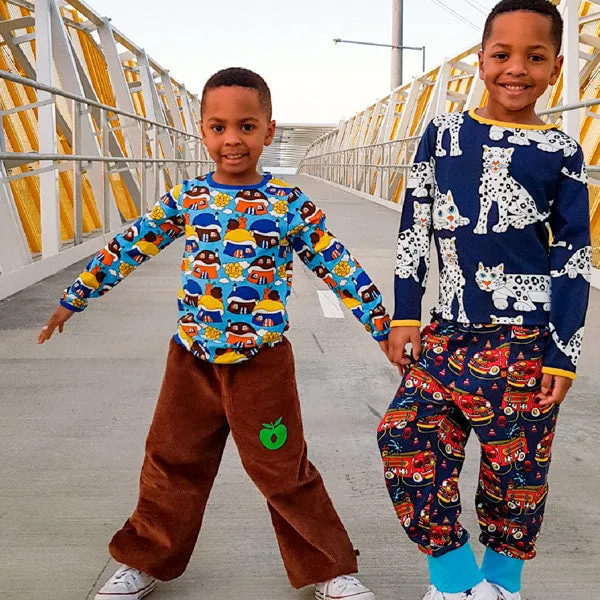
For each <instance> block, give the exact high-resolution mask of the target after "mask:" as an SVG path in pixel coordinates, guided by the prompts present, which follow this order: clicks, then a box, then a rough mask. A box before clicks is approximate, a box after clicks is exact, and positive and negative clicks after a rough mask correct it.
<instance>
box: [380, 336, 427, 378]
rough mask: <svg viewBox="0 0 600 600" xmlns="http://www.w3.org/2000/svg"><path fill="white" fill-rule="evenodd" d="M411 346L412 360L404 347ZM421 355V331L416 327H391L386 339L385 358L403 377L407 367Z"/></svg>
mask: <svg viewBox="0 0 600 600" xmlns="http://www.w3.org/2000/svg"><path fill="white" fill-rule="evenodd" d="M409 343H410V344H411V345H412V352H411V354H412V358H411V356H410V355H409V354H408V353H407V352H406V345H407V344H409ZM420 354H421V331H420V329H419V328H418V327H406V326H402V327H392V330H391V331H390V336H389V338H388V351H387V356H388V358H389V360H390V362H391V363H392V364H393V365H394V366H395V367H397V368H398V372H399V373H400V375H404V372H405V371H406V369H407V367H408V365H410V363H411V362H413V360H417V359H418V358H419V356H420Z"/></svg>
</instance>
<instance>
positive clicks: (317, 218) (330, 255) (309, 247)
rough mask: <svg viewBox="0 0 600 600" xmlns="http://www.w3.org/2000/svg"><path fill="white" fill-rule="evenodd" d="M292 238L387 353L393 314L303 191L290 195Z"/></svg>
mask: <svg viewBox="0 0 600 600" xmlns="http://www.w3.org/2000/svg"><path fill="white" fill-rule="evenodd" d="M288 220H289V234H288V235H289V238H290V240H289V241H290V243H291V244H292V246H293V248H294V250H295V251H296V252H297V254H298V256H299V257H300V258H301V260H302V261H303V262H304V264H305V265H306V266H307V267H308V268H309V269H310V270H311V271H313V273H315V274H316V275H317V277H319V278H320V279H322V280H323V281H324V282H325V283H326V284H327V285H328V286H329V287H330V288H331V289H332V290H333V291H334V292H335V294H337V296H338V297H339V298H340V300H341V301H342V302H343V303H344V304H345V305H346V306H347V307H348V308H349V309H350V310H351V311H352V314H353V315H354V316H355V317H356V318H357V319H358V320H359V321H360V322H361V323H362V324H363V325H364V326H365V329H366V330H367V331H368V332H369V333H370V334H371V336H372V337H373V338H374V339H375V340H376V341H377V342H379V344H380V346H381V349H382V350H383V351H384V352H385V353H386V355H387V338H388V334H389V331H390V317H389V315H388V313H387V311H386V309H385V307H384V305H383V298H382V296H381V292H380V291H379V290H378V289H377V286H376V285H375V284H374V283H373V281H372V280H371V278H370V277H369V275H368V274H367V273H366V271H365V270H364V269H363V268H362V267H361V265H360V263H359V262H358V261H357V260H356V259H355V258H354V256H352V254H351V253H350V252H349V251H348V250H347V249H346V248H345V247H344V245H343V244H342V242H340V241H339V240H338V239H337V238H336V237H335V236H334V235H333V234H332V233H331V232H330V231H328V230H327V224H326V218H325V214H324V213H323V211H322V210H321V209H319V208H318V207H317V206H316V205H315V204H314V203H313V202H312V201H311V200H309V198H308V197H307V196H306V195H305V194H303V193H302V192H301V191H300V190H294V191H293V192H292V194H291V195H290V198H289V212H288Z"/></svg>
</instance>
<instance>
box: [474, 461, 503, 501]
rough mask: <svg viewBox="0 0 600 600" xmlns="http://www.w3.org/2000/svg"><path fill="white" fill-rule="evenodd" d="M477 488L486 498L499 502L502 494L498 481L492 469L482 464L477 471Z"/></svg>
mask: <svg viewBox="0 0 600 600" xmlns="http://www.w3.org/2000/svg"><path fill="white" fill-rule="evenodd" d="M479 486H480V487H481V489H482V490H483V492H484V493H485V495H486V496H487V497H488V498H491V499H492V500H496V501H497V502H501V501H502V498H503V496H504V494H503V493H502V487H501V486H500V479H499V477H498V475H496V473H494V471H492V469H490V468H489V467H487V466H486V465H484V464H482V465H481V469H480V470H479Z"/></svg>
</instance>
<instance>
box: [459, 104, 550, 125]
mask: <svg viewBox="0 0 600 600" xmlns="http://www.w3.org/2000/svg"><path fill="white" fill-rule="evenodd" d="M476 110H477V109H475V108H472V109H471V110H470V111H469V116H470V117H471V119H473V120H475V121H478V122H479V123H483V124H484V125H497V126H498V127H504V128H505V129H506V128H509V127H513V128H516V129H537V130H544V129H556V125H554V124H553V123H548V124H546V125H526V124H524V123H509V122H508V121H494V120H493V119H486V118H485V117H480V116H479V115H478V114H477V112H476Z"/></svg>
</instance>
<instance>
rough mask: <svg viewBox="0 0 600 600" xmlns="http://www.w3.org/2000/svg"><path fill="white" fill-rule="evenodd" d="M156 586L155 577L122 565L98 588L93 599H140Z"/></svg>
mask: <svg viewBox="0 0 600 600" xmlns="http://www.w3.org/2000/svg"><path fill="white" fill-rule="evenodd" d="M155 586H156V579H155V578H154V577H151V576H150V575H146V573H142V572H141V571H138V570H137V569H133V568H132V567H127V566H125V565H123V566H122V567H121V568H120V569H118V570H117V572H116V573H115V574H114V575H113V576H112V577H111V578H110V579H109V580H108V581H107V582H106V583H105V584H104V585H103V586H102V587H101V588H100V590H98V593H97V594H96V599H95V600H141V598H144V597H145V596H147V595H148V594H149V593H150V592H151V591H152V590H153V589H154V587H155Z"/></svg>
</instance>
